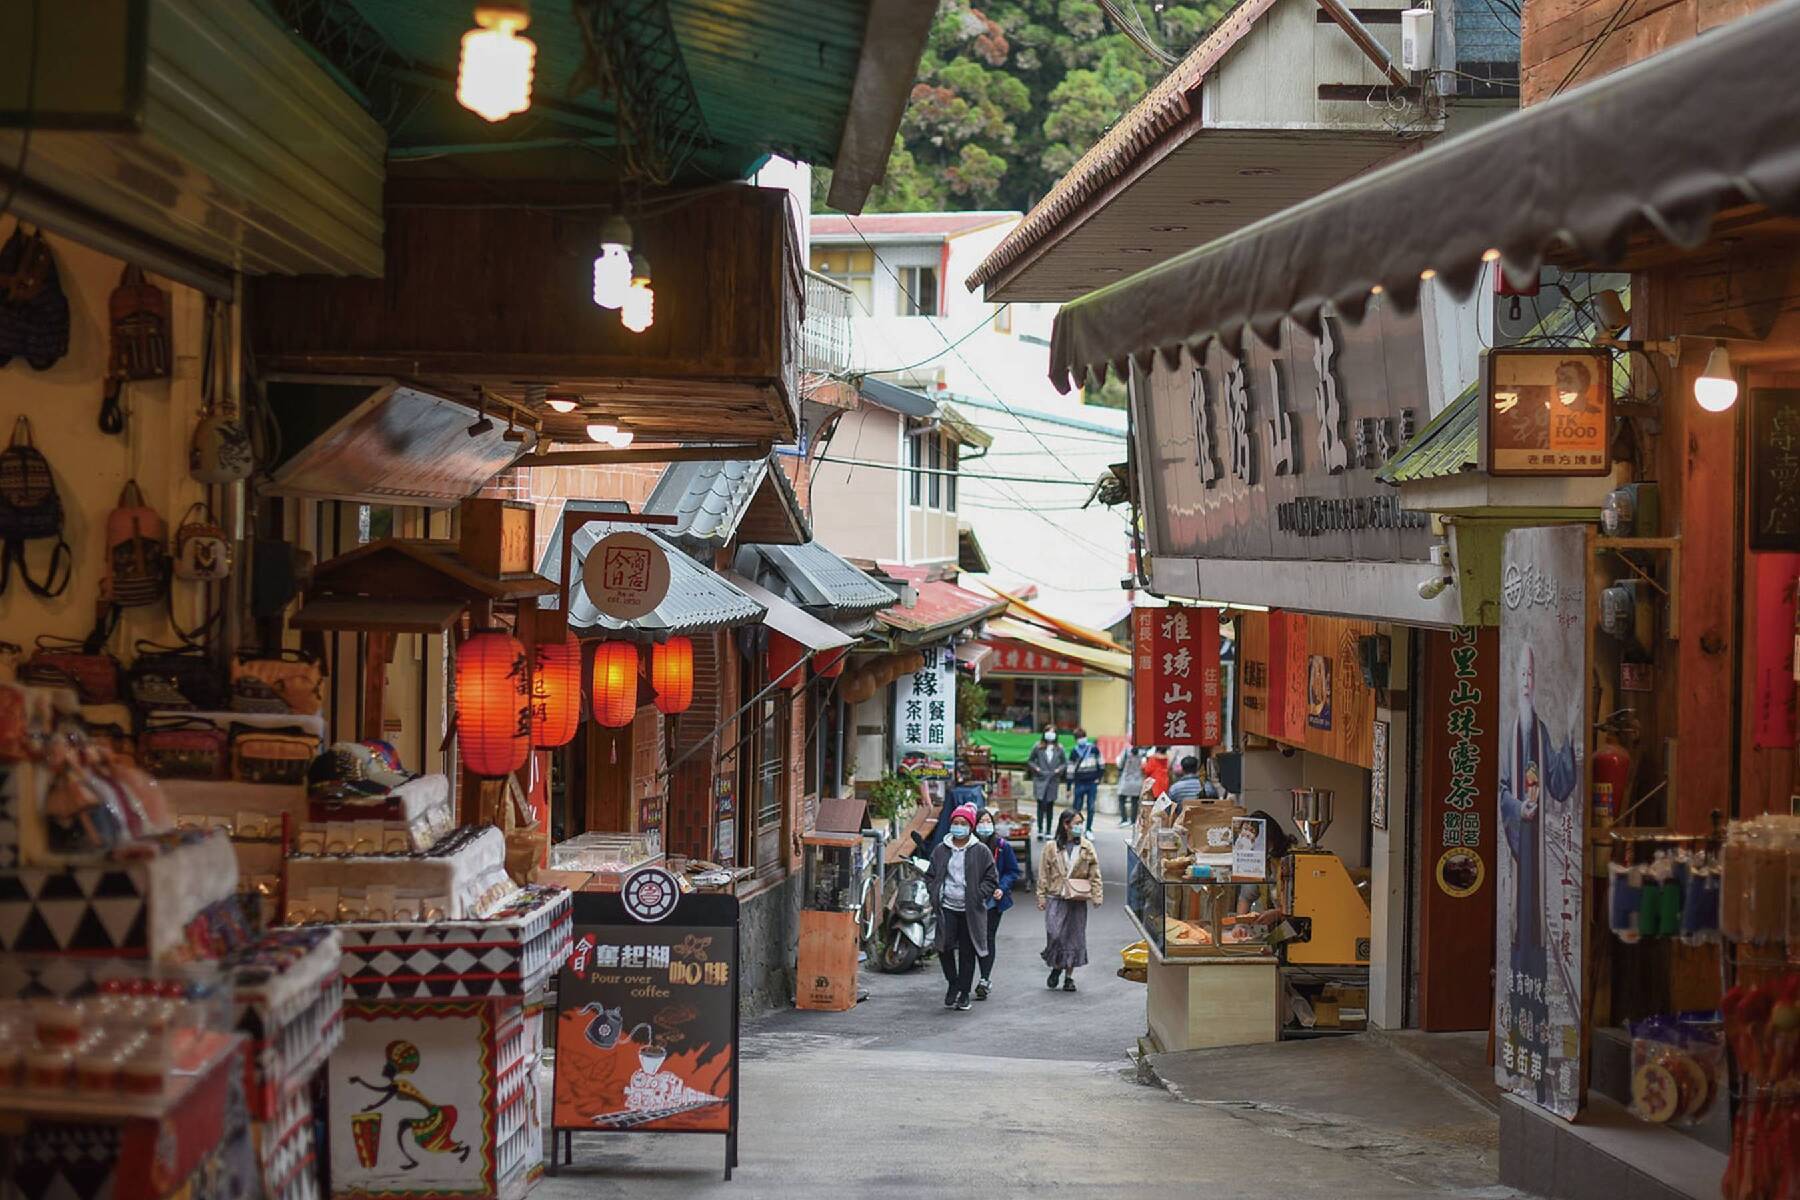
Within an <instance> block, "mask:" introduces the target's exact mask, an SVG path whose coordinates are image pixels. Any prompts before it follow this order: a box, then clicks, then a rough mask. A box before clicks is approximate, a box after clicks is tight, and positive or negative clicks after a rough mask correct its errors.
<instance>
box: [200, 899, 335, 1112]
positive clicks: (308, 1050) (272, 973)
mask: <svg viewBox="0 0 1800 1200" xmlns="http://www.w3.org/2000/svg"><path fill="white" fill-rule="evenodd" d="M342 958H343V947H342V944H341V943H340V942H339V940H338V935H337V931H336V930H334V929H324V928H314V929H281V930H274V931H272V932H270V933H266V934H264V935H263V936H262V937H261V938H259V939H258V940H257V941H256V942H255V943H253V944H252V945H250V946H247V947H245V948H244V949H243V950H240V951H238V952H237V953H236V954H233V955H231V956H229V957H228V958H226V959H225V960H224V961H223V962H222V963H221V964H220V966H221V967H223V968H224V970H225V971H226V972H227V974H228V976H229V977H230V979H231V981H232V993H233V1000H234V1003H235V1004H236V1014H237V1028H238V1031H239V1032H240V1033H242V1034H244V1035H245V1036H246V1037H248V1038H249V1039H250V1061H249V1080H248V1093H249V1103H250V1109H251V1112H252V1114H253V1115H254V1116H255V1117H256V1118H257V1119H258V1120H261V1121H269V1120H272V1119H274V1118H275V1117H276V1116H277V1114H278V1113H279V1111H280V1110H281V1108H282V1106H283V1105H284V1104H285V1102H286V1100H287V1097H288V1096H289V1095H291V1094H292V1093H294V1092H296V1091H301V1090H304V1088H305V1087H306V1085H307V1083H308V1082H310V1081H311V1079H312V1077H313V1076H314V1075H315V1074H316V1073H317V1072H318V1070H319V1068H320V1067H322V1066H323V1065H324V1064H325V1060H326V1059H327V1058H329V1057H330V1055H331V1051H332V1050H333V1049H334V1048H336V1046H337V1044H338V1043H339V1042H340V1041H341V1040H343V1033H344V1030H343V1018H342V1013H343V1003H344V983H343V976H342V974H341V973H340V962H341V960H342Z"/></svg>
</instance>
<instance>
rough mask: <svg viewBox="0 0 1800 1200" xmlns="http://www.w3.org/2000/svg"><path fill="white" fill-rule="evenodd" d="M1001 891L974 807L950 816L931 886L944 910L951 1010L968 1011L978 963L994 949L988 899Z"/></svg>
mask: <svg viewBox="0 0 1800 1200" xmlns="http://www.w3.org/2000/svg"><path fill="white" fill-rule="evenodd" d="M997 887H999V876H998V875H997V874H996V872H995V870H994V852H993V851H992V850H990V849H988V848H987V846H985V845H983V844H982V842H981V840H980V839H979V838H977V837H976V836H975V809H974V806H972V805H968V804H964V805H961V806H960V807H958V808H957V809H956V810H955V811H954V812H952V813H951V814H950V833H949V835H948V836H947V837H945V838H944V840H943V841H942V842H940V843H938V847H937V849H935V850H933V851H932V852H931V867H930V869H928V870H927V871H926V872H925V888H926V891H927V892H928V893H929V894H930V896H931V903H932V905H933V906H935V907H936V908H937V910H938V935H937V952H938V962H939V963H940V964H941V965H942V966H943V968H944V982H945V983H946V984H947V985H948V990H946V991H945V992H944V1007H945V1008H960V1009H962V1010H963V1011H965V1012H966V1011H968V1009H969V1008H970V1007H972V1006H971V1005H970V1003H969V993H970V991H971V990H972V989H973V987H974V983H975V965H976V962H977V960H978V959H979V957H980V956H981V955H984V954H986V953H987V949H988V938H987V931H988V922H987V915H986V914H987V904H986V902H987V899H988V897H990V896H992V895H993V893H994V890H995V889H996V888H997Z"/></svg>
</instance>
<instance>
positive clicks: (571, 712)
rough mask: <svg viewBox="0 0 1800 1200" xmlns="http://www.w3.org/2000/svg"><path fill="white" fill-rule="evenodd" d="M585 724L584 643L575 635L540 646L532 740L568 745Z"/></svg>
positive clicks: (533, 687) (533, 693)
mask: <svg viewBox="0 0 1800 1200" xmlns="http://www.w3.org/2000/svg"><path fill="white" fill-rule="evenodd" d="M580 724H581V643H580V642H578V641H576V640H575V635H574V634H572V633H569V634H564V635H563V640H562V641H560V642H551V643H547V644H545V645H542V646H539V647H538V652H537V671H536V672H535V673H534V674H533V675H532V679H531V733H532V741H534V742H535V743H536V744H537V745H539V746H543V747H545V748H554V747H557V746H566V745H568V744H569V739H570V738H573V737H574V736H575V730H576V728H577V727H578V726H579V725H580Z"/></svg>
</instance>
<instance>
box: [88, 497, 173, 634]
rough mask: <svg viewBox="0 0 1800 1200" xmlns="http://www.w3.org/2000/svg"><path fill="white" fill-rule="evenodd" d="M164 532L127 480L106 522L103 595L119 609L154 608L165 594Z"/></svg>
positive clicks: (165, 545) (167, 555)
mask: <svg viewBox="0 0 1800 1200" xmlns="http://www.w3.org/2000/svg"><path fill="white" fill-rule="evenodd" d="M167 543H168V528H167V527H166V526H165V525H164V524H163V519H162V518H161V517H159V516H157V515H156V510H155V509H153V508H151V507H150V506H149V505H148V504H146V503H145V502H144V493H143V490H142V489H141V488H139V487H138V484H137V480H135V479H127V480H126V481H125V486H124V488H123V489H121V490H120V492H119V506H118V507H117V508H115V509H113V510H112V513H111V514H110V515H109V516H108V517H107V518H106V561H107V566H108V574H107V577H106V584H105V593H104V594H105V595H106V597H107V598H108V599H110V600H111V601H112V602H113V603H114V604H116V605H118V606H119V607H120V608H141V607H143V606H144V605H147V604H155V603H156V602H157V601H158V600H161V599H162V598H163V597H164V596H165V595H166V594H167V593H168V590H169V550H168V544H167Z"/></svg>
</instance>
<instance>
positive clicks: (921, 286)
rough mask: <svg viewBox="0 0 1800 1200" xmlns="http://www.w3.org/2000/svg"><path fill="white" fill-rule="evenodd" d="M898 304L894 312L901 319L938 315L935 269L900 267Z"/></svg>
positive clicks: (936, 275) (936, 274) (898, 273)
mask: <svg viewBox="0 0 1800 1200" xmlns="http://www.w3.org/2000/svg"><path fill="white" fill-rule="evenodd" d="M896 274H897V275H898V276H899V279H900V295H899V298H898V299H899V304H898V308H897V310H896V311H898V312H899V314H900V315H901V316H903V317H935V316H937V315H938V273H937V268H936V267H901V268H900V270H899V271H898V272H896Z"/></svg>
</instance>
